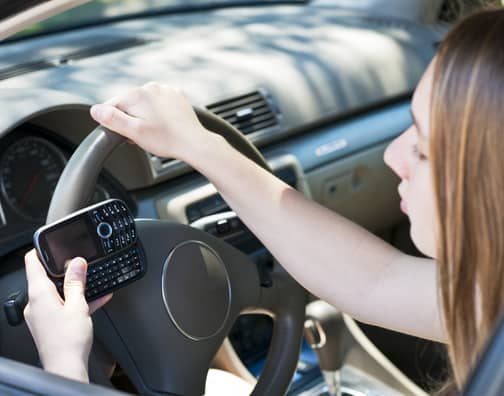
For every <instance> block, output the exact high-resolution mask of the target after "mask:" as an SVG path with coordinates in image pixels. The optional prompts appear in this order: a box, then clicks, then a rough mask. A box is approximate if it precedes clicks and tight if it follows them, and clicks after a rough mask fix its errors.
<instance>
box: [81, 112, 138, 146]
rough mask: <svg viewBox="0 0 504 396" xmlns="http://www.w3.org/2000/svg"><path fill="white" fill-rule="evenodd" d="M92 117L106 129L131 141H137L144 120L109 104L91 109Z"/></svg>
mask: <svg viewBox="0 0 504 396" xmlns="http://www.w3.org/2000/svg"><path fill="white" fill-rule="evenodd" d="M91 116H92V117H93V118H94V120H95V121H97V122H99V123H100V124H101V125H103V126H104V127H106V128H108V129H110V130H112V131H114V132H117V133H119V134H120V135H123V136H125V137H126V138H128V139H131V140H135V139H134V138H135V136H137V135H138V132H139V131H140V129H141V125H142V120H140V119H138V118H135V117H132V116H130V115H129V114H126V113H125V112H124V111H122V110H119V109H118V108H117V107H114V106H112V105H109V104H98V105H94V106H93V107H91Z"/></svg>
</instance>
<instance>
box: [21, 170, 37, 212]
mask: <svg viewBox="0 0 504 396" xmlns="http://www.w3.org/2000/svg"><path fill="white" fill-rule="evenodd" d="M39 176H40V172H37V173H36V174H35V175H33V177H32V178H31V180H30V184H28V187H27V188H26V190H25V192H24V194H23V196H22V197H21V202H20V203H19V206H20V207H23V205H24V203H25V201H26V199H27V198H28V196H29V195H30V193H31V192H32V191H33V187H35V184H37V180H38V178H39Z"/></svg>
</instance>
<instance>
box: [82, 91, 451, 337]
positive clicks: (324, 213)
mask: <svg viewBox="0 0 504 396" xmlns="http://www.w3.org/2000/svg"><path fill="white" fill-rule="evenodd" d="M91 115H92V116H93V118H94V119H95V120H96V121H98V122H100V123H101V124H103V125H104V126H106V127H108V128H110V129H111V130H114V131H116V132H118V133H120V134H122V135H124V136H126V137H127V138H129V139H130V140H132V141H134V142H136V143H137V144H138V145H139V146H141V147H142V148H143V149H145V150H147V151H149V152H151V153H154V154H156V155H159V156H162V157H170V158H179V159H181V160H183V161H185V162H187V163H189V164H190V165H191V166H193V167H194V168H196V169H197V170H198V171H199V172H200V173H202V174H203V175H205V176H206V177H207V178H208V179H209V180H210V181H211V182H212V183H213V184H214V185H215V186H216V187H217V189H218V190H219V191H220V193H221V194H222V196H223V197H224V199H225V200H226V201H227V203H228V204H229V205H230V206H231V208H233V210H234V211H235V212H236V213H237V214H238V216H240V218H241V219H242V220H243V221H244V222H245V224H247V226H248V227H249V228H250V229H251V230H252V231H253V232H254V234H255V235H256V236H257V237H258V238H259V239H260V240H261V241H262V242H263V243H264V245H265V246H266V247H267V248H268V249H269V250H270V251H271V253H273V255H274V256H275V257H276V258H277V259H278V261H279V262H280V263H281V264H282V265H283V266H284V267H285V268H286V269H287V270H288V271H289V272H290V274H291V275H292V276H293V277H294V278H296V279H297V280H298V281H299V283H301V284H302V285H303V286H304V287H306V288H307V289H308V290H310V291H311V292H312V293H313V294H315V295H317V296H319V297H320V298H322V299H324V300H326V301H328V302H330V303H331V304H333V305H334V306H336V307H338V308H339V309H341V310H342V311H344V312H347V313H348V314H350V315H351V316H353V317H355V318H357V319H359V320H361V321H363V322H367V323H372V324H375V325H379V326H382V327H386V328H390V329H394V330H398V331H402V332H405V333H409V334H414V335H416V336H420V337H425V338H430V339H434V340H439V341H442V340H445V339H446V336H445V334H444V332H443V329H442V325H441V315H440V309H439V304H438V302H437V294H436V290H437V285H436V266H435V263H434V262H433V261H432V260H424V259H418V258H413V257H409V256H407V255H405V254H403V253H401V252H399V251H398V250H396V249H394V248H393V247H391V246H390V245H388V244H387V243H385V242H383V241H382V240H380V239H379V238H377V237H375V236H374V235H372V234H371V233H369V232H367V231H366V230H364V229H362V228H361V227H359V226H358V225H356V224H354V223H352V222H350V221H348V220H346V219H344V218H343V217H341V216H338V215H337V214H335V213H334V212H332V211H330V210H328V209H326V208H324V207H322V206H320V205H318V204H316V203H314V202H312V201H310V200H308V199H306V198H305V197H304V196H303V195H302V194H300V193H299V192H297V191H295V190H294V189H292V188H291V187H289V186H287V185H286V184H285V183H283V182H282V181H281V180H279V179H277V178H276V177H274V176H273V175H271V174H269V173H268V172H267V171H265V170H264V169H262V168H260V167H259V166H258V165H256V164H255V163H253V162H252V161H250V160H249V159H247V158H246V157H245V156H243V155H242V154H240V153H239V152H238V151H236V150H235V149H234V148H232V147H231V146H230V145H229V144H228V143H227V142H226V141H225V140H224V139H223V138H222V137H220V136H218V135H216V134H214V133H210V132H208V131H206V130H205V129H204V128H203V127H202V126H201V124H200V123H199V122H198V120H197V118H196V116H195V114H194V111H193V109H192V107H191V105H190V104H189V103H188V102H187V100H186V99H185V98H184V96H183V95H182V94H181V93H180V91H178V90H176V89H173V88H171V87H168V86H165V85H161V84H156V83H149V84H147V85H145V86H144V87H142V88H138V89H135V90H133V91H131V92H128V93H127V94H125V95H123V96H121V97H116V98H113V99H111V100H110V101H108V102H107V103H106V104H104V105H99V106H94V107H93V108H92V109H91ZM286 298H288V296H286Z"/></svg>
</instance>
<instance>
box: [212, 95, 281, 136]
mask: <svg viewBox="0 0 504 396" xmlns="http://www.w3.org/2000/svg"><path fill="white" fill-rule="evenodd" d="M207 109H208V110H210V111H212V112H213V113H215V114H216V115H218V116H219V117H222V118H223V119H225V120H226V121H227V122H229V123H230V124H232V125H233V126H234V127H235V128H237V129H238V130H239V131H240V132H242V133H243V134H244V135H246V134H249V133H253V132H257V131H259V130H261V129H265V128H270V127H272V126H275V125H277V124H278V118H277V115H276V114H275V112H273V111H272V109H271V107H270V103H268V102H267V101H266V99H265V98H264V96H263V94H262V92H259V91H255V92H251V93H248V94H245V95H240V96H237V97H235V98H232V99H226V100H223V101H220V102H217V103H214V104H211V105H209V106H207ZM242 110H244V112H245V113H246V115H245V116H242V117H239V116H238V114H237V113H238V112H240V111H242ZM247 113H249V114H247Z"/></svg>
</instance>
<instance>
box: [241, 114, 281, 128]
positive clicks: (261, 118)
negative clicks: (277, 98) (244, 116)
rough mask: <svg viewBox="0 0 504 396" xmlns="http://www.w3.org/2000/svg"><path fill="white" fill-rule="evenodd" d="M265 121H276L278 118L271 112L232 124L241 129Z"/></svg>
mask: <svg viewBox="0 0 504 396" xmlns="http://www.w3.org/2000/svg"><path fill="white" fill-rule="evenodd" d="M264 121H276V118H275V116H273V114H271V113H269V114H263V115H261V116H257V117H252V118H251V119H249V120H245V121H237V122H231V124H233V125H234V126H236V127H237V128H238V129H241V128H246V127H249V126H252V125H254V124H258V123H260V122H264Z"/></svg>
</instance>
